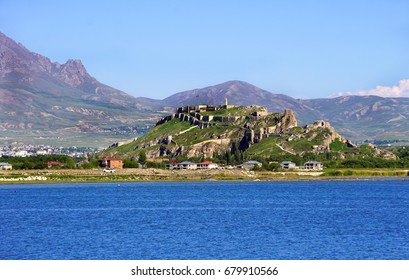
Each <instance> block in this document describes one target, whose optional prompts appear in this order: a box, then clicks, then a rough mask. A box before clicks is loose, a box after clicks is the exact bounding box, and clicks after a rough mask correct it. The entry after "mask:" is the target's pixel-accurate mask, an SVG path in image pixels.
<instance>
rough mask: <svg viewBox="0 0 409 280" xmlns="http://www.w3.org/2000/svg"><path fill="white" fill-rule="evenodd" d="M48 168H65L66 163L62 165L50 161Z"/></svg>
mask: <svg viewBox="0 0 409 280" xmlns="http://www.w3.org/2000/svg"><path fill="white" fill-rule="evenodd" d="M47 166H48V168H52V167H56V166H57V167H63V166H64V163H62V162H59V161H49V162H47Z"/></svg>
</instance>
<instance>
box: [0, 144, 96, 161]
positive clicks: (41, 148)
mask: <svg viewBox="0 0 409 280" xmlns="http://www.w3.org/2000/svg"><path fill="white" fill-rule="evenodd" d="M97 150H98V149H96V148H92V147H56V146H51V145H20V146H13V145H7V146H0V157H33V156H39V155H67V156H70V157H72V158H82V157H84V156H86V155H87V154H88V153H93V152H96V151H97Z"/></svg>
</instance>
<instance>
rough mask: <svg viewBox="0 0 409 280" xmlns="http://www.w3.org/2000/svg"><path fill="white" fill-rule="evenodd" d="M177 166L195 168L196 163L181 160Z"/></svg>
mask: <svg viewBox="0 0 409 280" xmlns="http://www.w3.org/2000/svg"><path fill="white" fill-rule="evenodd" d="M177 168H178V169H190V170H195V169H197V164H196V163H194V162H190V161H182V162H180V163H178V164H177Z"/></svg>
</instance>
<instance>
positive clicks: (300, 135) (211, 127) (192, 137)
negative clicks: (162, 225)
mask: <svg viewBox="0 0 409 280" xmlns="http://www.w3.org/2000/svg"><path fill="white" fill-rule="evenodd" d="M141 154H144V155H146V157H147V159H148V160H151V161H157V160H168V159H180V160H183V159H192V160H204V159H210V160H214V161H218V160H222V161H227V162H229V157H230V158H232V157H233V158H234V157H235V159H236V162H237V161H240V160H244V159H245V158H246V159H254V158H257V159H260V160H270V161H271V160H272V161H280V160H294V161H300V159H301V158H303V159H305V158H308V159H322V160H324V159H327V160H329V159H345V158H347V157H350V156H353V157H359V156H361V157H365V156H377V157H381V158H387V159H395V158H396V157H395V155H394V154H393V153H391V152H388V151H380V150H378V149H376V148H375V147H370V146H362V147H356V146H354V145H353V144H352V143H351V142H350V141H348V140H346V139H345V138H344V137H342V136H341V135H339V134H338V133H337V132H336V131H335V129H334V128H333V127H331V126H330V124H329V123H327V122H324V121H316V122H314V123H313V124H310V125H306V126H298V125H297V120H296V118H295V115H294V113H293V112H292V111H291V110H285V112H284V113H283V114H281V113H269V112H268V111H267V109H266V108H264V107H260V106H208V107H207V108H205V107H200V108H199V107H198V106H196V107H195V106H192V107H183V108H179V109H178V113H176V114H173V115H170V116H168V117H166V118H163V119H162V120H160V121H159V122H158V123H157V125H156V126H155V127H154V128H153V129H152V130H150V131H149V132H148V133H146V134H145V135H144V136H142V137H140V138H138V139H136V140H134V141H132V142H130V143H127V144H125V145H119V146H114V147H111V148H109V149H106V150H105V151H103V152H101V153H100V154H99V155H100V156H118V157H122V158H128V159H131V160H135V161H136V160H138V158H139V156H140V155H141ZM231 161H233V160H232V159H231Z"/></svg>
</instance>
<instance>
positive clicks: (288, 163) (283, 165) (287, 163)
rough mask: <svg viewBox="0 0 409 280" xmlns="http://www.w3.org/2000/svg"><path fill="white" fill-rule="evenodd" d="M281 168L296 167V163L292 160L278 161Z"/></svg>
mask: <svg viewBox="0 0 409 280" xmlns="http://www.w3.org/2000/svg"><path fill="white" fill-rule="evenodd" d="M280 165H281V168H283V169H285V170H290V169H296V168H297V165H295V163H294V162H292V161H283V162H281V163H280Z"/></svg>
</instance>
